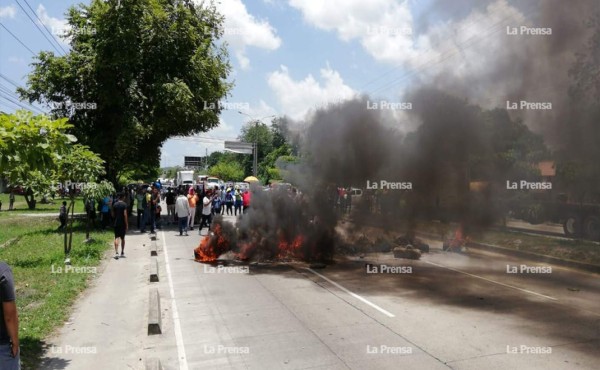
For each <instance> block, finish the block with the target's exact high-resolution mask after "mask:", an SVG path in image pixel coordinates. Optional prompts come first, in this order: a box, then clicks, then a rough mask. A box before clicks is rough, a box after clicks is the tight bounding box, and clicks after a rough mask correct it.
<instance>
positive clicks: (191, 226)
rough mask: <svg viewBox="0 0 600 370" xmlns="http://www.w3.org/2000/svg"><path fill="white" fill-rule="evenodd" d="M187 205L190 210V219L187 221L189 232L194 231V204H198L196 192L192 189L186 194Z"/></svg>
mask: <svg viewBox="0 0 600 370" xmlns="http://www.w3.org/2000/svg"><path fill="white" fill-rule="evenodd" d="M188 203H189V204H188V205H189V208H190V217H189V220H188V228H189V229H190V230H194V223H195V221H196V220H195V219H196V203H198V196H197V195H196V192H195V191H194V188H190V190H189V194H188Z"/></svg>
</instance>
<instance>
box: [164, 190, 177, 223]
mask: <svg viewBox="0 0 600 370" xmlns="http://www.w3.org/2000/svg"><path fill="white" fill-rule="evenodd" d="M175 197H176V195H175V193H174V192H173V190H172V189H170V188H169V191H168V192H167V195H166V197H165V198H166V201H167V222H168V223H171V224H174V223H175Z"/></svg>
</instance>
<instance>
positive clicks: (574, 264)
mask: <svg viewBox="0 0 600 370" xmlns="http://www.w3.org/2000/svg"><path fill="white" fill-rule="evenodd" d="M417 234H418V235H422V236H423V237H427V238H432V239H436V240H440V239H439V235H436V234H433V233H427V232H421V231H418V232H417ZM467 247H468V248H475V249H481V250H486V251H490V252H496V253H500V254H505V255H509V256H514V257H521V258H526V259H530V260H534V261H538V262H545V263H552V264H555V265H559V266H563V267H571V268H575V269H578V270H583V271H587V272H592V273H595V274H600V266H599V265H593V264H591V263H585V262H578V261H572V260H566V259H562V258H558V257H552V256H546V255H544V254H537V253H532V252H525V251H520V250H516V249H510V248H505V247H500V246H497V245H492V244H486V243H478V242H469V243H468V244H467Z"/></svg>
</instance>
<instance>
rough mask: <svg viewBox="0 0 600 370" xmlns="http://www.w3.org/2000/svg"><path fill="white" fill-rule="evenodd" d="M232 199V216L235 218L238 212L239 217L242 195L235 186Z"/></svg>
mask: <svg viewBox="0 0 600 370" xmlns="http://www.w3.org/2000/svg"><path fill="white" fill-rule="evenodd" d="M233 198H234V203H233V206H234V212H233V213H234V215H235V216H237V214H238V212H239V213H240V215H241V214H242V205H243V204H244V203H243V200H242V193H241V192H240V187H239V186H237V185H236V187H235V192H234V193H233Z"/></svg>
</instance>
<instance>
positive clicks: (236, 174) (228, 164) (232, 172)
mask: <svg viewBox="0 0 600 370" xmlns="http://www.w3.org/2000/svg"><path fill="white" fill-rule="evenodd" d="M208 174H209V175H210V176H215V177H218V178H220V179H223V180H226V181H242V180H243V179H244V169H243V168H242V165H241V164H239V163H238V162H235V161H230V160H222V161H220V162H219V163H217V164H215V165H214V166H212V167H211V168H210V169H209V170H208Z"/></svg>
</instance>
